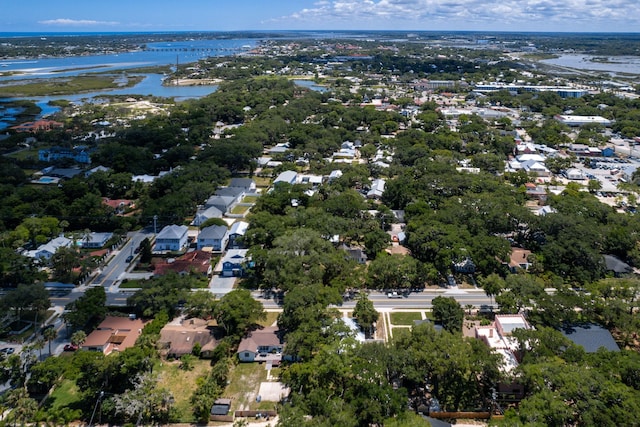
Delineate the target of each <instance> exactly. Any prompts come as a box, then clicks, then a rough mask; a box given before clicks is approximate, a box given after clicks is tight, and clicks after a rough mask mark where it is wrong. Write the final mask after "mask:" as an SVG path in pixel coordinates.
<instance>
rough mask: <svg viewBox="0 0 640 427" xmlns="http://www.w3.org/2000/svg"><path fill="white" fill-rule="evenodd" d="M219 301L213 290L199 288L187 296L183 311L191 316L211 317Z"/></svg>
mask: <svg viewBox="0 0 640 427" xmlns="http://www.w3.org/2000/svg"><path fill="white" fill-rule="evenodd" d="M217 303H218V301H217V299H216V296H215V295H214V294H212V293H211V292H209V291H205V290H197V291H195V292H191V293H190V294H189V295H188V296H187V301H186V302H185V304H184V309H183V312H184V313H185V314H186V315H187V316H189V317H196V318H199V319H209V318H211V317H212V315H213V312H214V310H215V307H216V304H217Z"/></svg>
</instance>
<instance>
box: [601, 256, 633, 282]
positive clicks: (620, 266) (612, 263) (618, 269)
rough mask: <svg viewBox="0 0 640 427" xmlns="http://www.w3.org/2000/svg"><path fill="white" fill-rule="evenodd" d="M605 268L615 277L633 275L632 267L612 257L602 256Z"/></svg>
mask: <svg viewBox="0 0 640 427" xmlns="http://www.w3.org/2000/svg"><path fill="white" fill-rule="evenodd" d="M603 258H604V264H605V268H606V270H607V271H608V272H612V273H613V275H614V276H615V277H623V276H626V275H628V274H631V273H633V267H631V266H630V265H629V264H627V263H626V262H624V261H622V260H621V259H620V258H618V257H616V256H614V255H603Z"/></svg>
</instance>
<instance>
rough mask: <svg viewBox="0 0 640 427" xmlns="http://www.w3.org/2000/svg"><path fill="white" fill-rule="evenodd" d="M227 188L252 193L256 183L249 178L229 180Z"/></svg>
mask: <svg viewBox="0 0 640 427" xmlns="http://www.w3.org/2000/svg"><path fill="white" fill-rule="evenodd" d="M229 187H237V188H243V189H244V190H246V191H248V192H253V191H255V190H256V182H255V181H254V180H252V179H251V178H231V182H229Z"/></svg>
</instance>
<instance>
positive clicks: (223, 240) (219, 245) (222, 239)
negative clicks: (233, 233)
mask: <svg viewBox="0 0 640 427" xmlns="http://www.w3.org/2000/svg"><path fill="white" fill-rule="evenodd" d="M228 241H229V230H228V229H227V227H225V226H224V225H212V226H209V227H205V228H203V229H202V230H200V233H199V234H198V243H197V248H198V249H199V250H202V249H203V248H205V247H211V248H212V250H213V251H215V252H221V251H223V250H224V249H225V248H226V247H227V242H228Z"/></svg>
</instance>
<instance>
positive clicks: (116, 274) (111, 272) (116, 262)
mask: <svg viewBox="0 0 640 427" xmlns="http://www.w3.org/2000/svg"><path fill="white" fill-rule="evenodd" d="M152 235H153V233H150V232H148V231H145V230H141V231H137V232H135V233H129V241H128V242H127V243H125V244H124V246H123V247H122V248H120V250H118V251H114V256H113V257H112V258H111V260H110V261H109V264H107V265H106V266H104V268H103V270H102V272H101V273H100V274H98V275H97V276H96V277H95V278H94V279H93V281H92V282H91V285H100V286H104V287H105V290H106V291H107V292H109V291H110V290H113V288H112V287H114V285H116V282H117V281H118V280H119V279H120V276H121V275H122V274H123V273H124V272H125V271H126V270H127V268H128V267H129V265H130V264H129V263H128V262H126V260H127V257H129V256H132V255H133V256H136V254H135V253H134V251H135V248H137V247H138V246H139V245H140V242H142V241H143V240H144V238H145V237H151V236H152Z"/></svg>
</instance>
